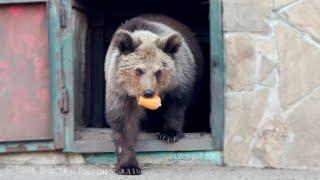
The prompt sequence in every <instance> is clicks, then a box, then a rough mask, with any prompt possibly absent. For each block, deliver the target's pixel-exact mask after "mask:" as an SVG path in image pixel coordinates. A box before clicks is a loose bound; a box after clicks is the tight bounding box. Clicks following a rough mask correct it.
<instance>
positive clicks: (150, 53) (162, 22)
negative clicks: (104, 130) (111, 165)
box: [105, 15, 203, 175]
mask: <svg viewBox="0 0 320 180" xmlns="http://www.w3.org/2000/svg"><path fill="white" fill-rule="evenodd" d="M202 65H203V56H202V54H201V49H200V46H199V44H198V42H197V40H196V38H195V36H194V35H193V33H192V32H191V30H189V28H188V27H186V26H185V25H183V24H182V23H180V22H178V21H176V20H174V19H172V18H170V17H167V16H163V15H142V16H138V17H135V18H132V19H130V20H128V21H126V22H125V23H123V24H122V25H121V26H120V27H119V28H118V29H117V30H116V32H115V33H114V35H113V38H112V41H111V43H110V45H109V48H108V51H107V53H106V58H105V80H106V88H105V94H106V96H105V113H106V119H107V123H108V124H109V125H110V127H111V129H112V131H113V136H114V137H113V138H114V143H115V147H116V153H117V156H118V162H117V164H116V172H117V173H118V174H125V175H138V174H141V170H140V168H139V164H138V161H137V159H136V152H135V144H136V140H137V134H138V132H139V125H140V120H142V119H144V118H145V117H146V116H147V114H150V113H151V114H152V113H153V112H154V113H157V112H158V115H161V117H162V119H163V122H164V123H163V127H162V130H161V132H160V134H159V135H158V138H159V139H160V140H163V141H165V142H167V143H174V142H177V141H179V140H180V139H181V138H183V136H184V135H183V125H184V119H185V111H186V108H187V107H188V105H189V104H190V102H191V99H192V97H193V92H194V88H195V86H194V84H195V83H196V81H197V79H199V78H201V74H202ZM155 94H157V95H159V96H160V97H161V99H162V100H163V102H162V106H161V108H160V109H159V110H156V111H151V112H150V111H148V110H146V109H144V108H143V107H141V106H139V105H138V104H137V97H139V96H144V97H151V96H153V95H155ZM147 111H148V113H147ZM159 112H160V113H159ZM151 121H152V120H151Z"/></svg>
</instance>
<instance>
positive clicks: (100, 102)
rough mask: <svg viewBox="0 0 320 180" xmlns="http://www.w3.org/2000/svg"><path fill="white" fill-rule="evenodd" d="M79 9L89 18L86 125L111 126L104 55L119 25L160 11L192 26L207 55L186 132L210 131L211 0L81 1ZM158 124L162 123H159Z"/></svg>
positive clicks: (187, 120)
mask: <svg viewBox="0 0 320 180" xmlns="http://www.w3.org/2000/svg"><path fill="white" fill-rule="evenodd" d="M77 4H78V5H79V6H77V8H78V9H80V10H81V11H83V12H84V13H85V14H86V16H87V20H88V22H87V23H88V32H87V37H86V55H85V68H84V73H85V76H84V78H85V81H84V108H83V123H82V124H83V126H85V127H108V126H107V124H106V123H105V122H106V121H105V116H104V57H105V53H106V50H107V48H108V45H109V42H110V39H111V38H112V35H113V33H114V31H115V30H116V28H117V27H118V26H119V25H120V24H121V23H122V22H124V21H125V20H128V19H129V18H131V17H134V16H137V15H139V14H145V13H158V14H165V15H168V16H170V17H173V18H175V19H177V20H179V21H181V22H182V23H184V24H186V25H187V26H188V27H190V28H191V29H192V31H193V32H194V33H195V35H196V36H197V38H198V40H199V42H200V44H201V48H202V51H203V54H204V57H205V75H204V78H203V79H202V83H201V85H203V91H202V92H200V93H199V95H200V96H199V99H200V101H199V102H196V103H194V104H192V106H191V107H190V108H189V109H188V111H187V116H186V124H185V127H184V129H185V131H186V132H209V131H210V123H209V115H210V80H209V77H210V76H209V75H210V72H209V67H210V66H209V62H210V54H209V52H210V51H209V49H210V44H209V19H208V17H209V3H208V1H203V0H188V1H185V0H184V1H183V0H152V1H150V0H135V1H132V0H108V1H101V0H81V1H77ZM157 126H158V125H157Z"/></svg>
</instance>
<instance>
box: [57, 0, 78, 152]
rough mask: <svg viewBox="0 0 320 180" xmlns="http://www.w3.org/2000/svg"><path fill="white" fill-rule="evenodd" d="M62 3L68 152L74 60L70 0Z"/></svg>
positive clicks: (67, 146)
mask: <svg viewBox="0 0 320 180" xmlns="http://www.w3.org/2000/svg"><path fill="white" fill-rule="evenodd" d="M60 2H61V3H63V4H64V6H65V8H66V9H65V10H66V18H67V19H66V27H64V28H63V29H62V30H61V31H62V35H61V50H62V52H61V54H62V56H63V57H62V60H63V62H62V64H63V72H64V75H65V76H64V81H65V88H66V89H67V91H68V99H69V112H68V113H67V114H65V116H64V117H65V131H64V133H65V136H64V137H65V148H64V151H66V152H70V151H71V147H72V144H73V141H74V130H75V120H76V118H75V108H76V106H77V104H75V95H74V93H75V90H74V88H76V87H75V84H74V60H73V30H72V28H73V27H72V16H73V15H72V1H67V0H60Z"/></svg>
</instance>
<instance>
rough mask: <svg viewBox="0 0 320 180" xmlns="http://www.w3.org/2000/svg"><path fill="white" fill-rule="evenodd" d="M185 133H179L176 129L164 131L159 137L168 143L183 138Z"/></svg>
mask: <svg viewBox="0 0 320 180" xmlns="http://www.w3.org/2000/svg"><path fill="white" fill-rule="evenodd" d="M183 136H184V135H183V133H177V132H176V131H174V130H167V131H163V132H161V133H160V134H159V135H158V139H160V140H162V141H164V142H166V143H168V144H169V143H176V142H178V141H179V140H180V139H181V138H183Z"/></svg>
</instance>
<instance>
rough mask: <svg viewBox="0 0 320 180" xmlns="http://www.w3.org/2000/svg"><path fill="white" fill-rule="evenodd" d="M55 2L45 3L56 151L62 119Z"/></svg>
mask: <svg viewBox="0 0 320 180" xmlns="http://www.w3.org/2000/svg"><path fill="white" fill-rule="evenodd" d="M56 3H57V1H55V2H54V1H51V2H48V3H47V9H48V26H49V28H48V29H49V32H48V34H49V59H50V82H51V113H52V114H51V115H52V119H53V122H52V123H53V136H54V142H55V146H56V148H58V149H61V148H63V145H64V137H63V131H64V129H63V117H62V115H61V113H60V108H59V107H58V101H59V98H60V97H61V90H60V89H59V88H60V87H59V82H58V77H57V75H58V74H59V72H60V71H61V69H62V67H61V66H59V64H60V63H58V62H61V57H60V56H58V55H59V54H60V37H58V33H59V31H60V26H59V18H58V17H59V16H58V12H59V11H58V9H57V8H58V7H57V4H56Z"/></svg>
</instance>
